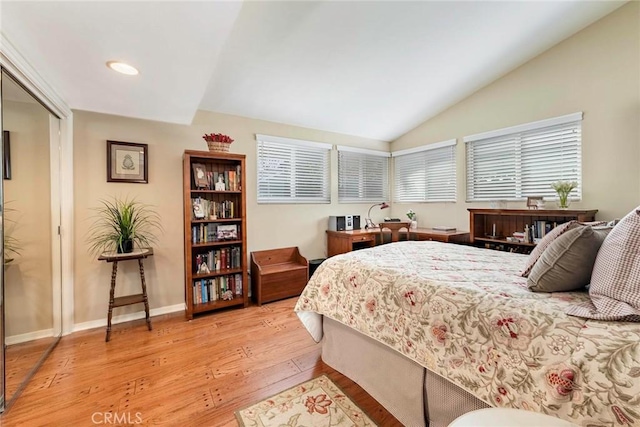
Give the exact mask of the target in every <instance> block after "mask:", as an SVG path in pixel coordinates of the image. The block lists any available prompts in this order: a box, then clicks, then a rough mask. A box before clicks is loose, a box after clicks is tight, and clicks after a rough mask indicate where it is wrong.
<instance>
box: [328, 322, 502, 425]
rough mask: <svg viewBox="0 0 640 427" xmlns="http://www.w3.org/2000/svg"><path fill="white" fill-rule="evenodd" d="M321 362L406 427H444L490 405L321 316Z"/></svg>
mask: <svg viewBox="0 0 640 427" xmlns="http://www.w3.org/2000/svg"><path fill="white" fill-rule="evenodd" d="M323 329H324V336H323V339H322V360H323V361H324V362H325V363H326V364H327V365H329V366H331V367H332V368H334V369H335V370H337V371H339V372H341V373H342V374H344V375H345V376H347V377H349V378H351V379H352V380H353V381H354V382H355V383H357V384H358V385H360V387H362V388H363V389H365V390H366V391H367V393H369V394H370V395H371V396H372V397H373V398H374V399H376V400H377V401H378V402H379V403H380V404H381V405H382V406H384V407H385V408H386V409H387V410H388V411H389V412H390V413H391V414H393V416H395V417H396V418H397V419H398V421H400V422H401V423H402V424H403V425H405V426H408V427H446V426H447V425H448V424H449V423H450V422H451V421H453V420H454V419H456V418H457V417H458V416H460V415H462V414H464V413H466V412H469V411H473V410H476V409H482V408H488V407H490V406H489V405H488V404H486V403H485V402H483V401H481V400H479V399H477V398H476V397H475V396H473V395H471V394H470V393H468V392H467V391H465V390H462V389H461V388H460V387H458V386H456V385H454V384H453V383H451V382H449V381H448V380H446V379H444V378H442V377H440V376H439V375H436V374H434V373H432V372H430V371H428V370H427V369H425V368H424V367H422V366H420V365H418V364H417V363H415V362H414V361H412V360H410V359H408V358H407V357H405V356H403V355H402V354H400V353H398V352H396V351H394V350H392V349H390V348H389V347H387V346H385V345H384V344H381V343H379V342H377V341H375V340H373V339H371V338H369V337H366V336H364V335H362V334H361V333H359V332H357V331H355V330H353V329H351V328H349V327H347V326H344V325H343V324H341V323H339V322H336V321H335V320H331V319H329V318H327V317H324V318H323Z"/></svg>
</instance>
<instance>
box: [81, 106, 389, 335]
mask: <svg viewBox="0 0 640 427" xmlns="http://www.w3.org/2000/svg"><path fill="white" fill-rule="evenodd" d="M211 132H216V133H218V132H221V133H224V134H227V135H230V136H232V137H233V138H234V139H235V142H234V143H233V144H232V145H231V152H234V153H241V154H245V155H246V156H247V159H246V162H247V163H246V164H247V167H246V169H247V170H246V178H247V182H246V191H247V235H248V236H247V240H248V251H249V252H251V251H255V250H262V249H270V248H278V247H287V246H298V247H299V248H300V251H301V253H302V254H303V255H304V256H305V257H307V258H308V259H313V258H320V257H324V256H325V254H326V238H325V230H326V227H327V221H328V217H329V215H336V214H356V215H357V214H360V215H362V216H364V215H365V214H366V212H367V209H368V208H369V206H370V204H369V203H366V204H339V203H338V185H337V155H336V153H335V151H334V152H333V157H332V162H331V176H332V178H331V179H332V185H333V187H332V202H331V204H298V205H294V204H277V205H273V204H269V205H260V204H258V203H257V202H256V164H257V159H256V141H255V134H257V133H260V134H265V135H274V136H282V137H287V138H296V139H305V140H310V141H320V142H326V143H331V144H339V145H349V146H354V147H369V148H372V149H378V150H382V151H389V144H388V143H386V142H381V141H372V140H368V139H363V138H358V137H353V136H348V135H339V134H335V133H330V132H323V131H318V130H313V129H305V128H300V127H295V126H288V125H283V124H278V123H271V122H266V121H260V120H253V119H248V118H242V117H236V116H229V115H224V114H215V113H207V112H199V113H198V114H197V116H196V118H195V119H194V122H193V124H192V125H191V126H182V125H174V124H168V123H159V122H153V121H147V120H138V119H130V118H124V117H117V116H111V115H105V114H98V113H89V112H84V111H76V112H74V145H75V147H74V149H75V151H74V172H75V176H74V183H75V211H74V214H75V220H76V221H75V230H74V231H75V245H76V258H75V267H74V272H75V291H74V292H75V323H76V324H77V323H83V322H89V321H92V320H96V319H104V318H106V315H107V307H108V297H109V284H110V275H111V265H110V264H107V263H103V262H99V261H97V260H96V259H95V257H93V256H90V255H89V254H88V253H87V249H88V245H87V243H86V237H87V230H88V227H89V226H90V224H91V218H90V217H91V215H92V212H91V208H92V207H96V206H98V203H99V200H100V199H102V198H107V197H111V196H114V195H120V196H127V195H128V196H135V197H136V198H137V199H138V200H139V201H142V202H145V203H149V204H152V205H155V206H156V207H157V210H158V212H159V213H160V215H161V217H162V222H163V226H164V233H163V234H162V235H161V236H160V240H159V242H158V245H157V246H156V247H155V248H154V251H155V254H154V256H153V257H151V258H149V259H148V260H146V261H145V273H146V276H147V281H148V292H149V300H150V303H151V308H152V309H153V308H158V307H166V306H172V305H176V304H181V303H183V302H184V266H183V257H184V248H183V236H182V234H183V222H182V153H183V152H184V150H185V149H190V150H204V151H206V150H207V145H206V142H205V141H204V140H203V139H202V135H203V134H205V133H211ZM107 140H116V141H125V142H136V143H145V144H148V145H149V184H123V183H108V182H107V180H106V141H107ZM385 212H386V211H385ZM380 216H381V217H382V213H381V214H380ZM118 268H119V272H118V283H117V287H116V290H117V292H118V293H119V294H127V293H137V292H139V276H138V271H137V263H135V262H129V263H127V262H123V263H119V265H118ZM140 310H141V307H140V306H132V307H123V308H119V309H117V311H116V312H115V314H116V315H119V314H123V313H131V312H136V311H140Z"/></svg>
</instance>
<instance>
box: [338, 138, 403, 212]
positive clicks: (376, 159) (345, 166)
mask: <svg viewBox="0 0 640 427" xmlns="http://www.w3.org/2000/svg"><path fill="white" fill-rule="evenodd" d="M390 156H391V154H390V153H385V152H382V151H373V150H364V149H359V148H351V147H342V146H339V147H338V199H339V201H340V203H348V202H369V203H379V202H382V201H385V200H389V157H390Z"/></svg>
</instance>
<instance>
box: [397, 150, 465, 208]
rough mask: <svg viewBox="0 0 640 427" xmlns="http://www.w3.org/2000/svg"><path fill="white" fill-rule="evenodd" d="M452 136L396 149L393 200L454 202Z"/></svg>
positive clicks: (454, 182)
mask: <svg viewBox="0 0 640 427" xmlns="http://www.w3.org/2000/svg"><path fill="white" fill-rule="evenodd" d="M455 144H456V140H455V139H453V140H450V141H444V142H440V143H436V144H430V145H427V146H423V147H419V148H414V149H410V150H403V151H396V152H393V153H392V157H393V158H394V163H393V164H394V201H396V202H455V201H456V157H455V154H456V153H455Z"/></svg>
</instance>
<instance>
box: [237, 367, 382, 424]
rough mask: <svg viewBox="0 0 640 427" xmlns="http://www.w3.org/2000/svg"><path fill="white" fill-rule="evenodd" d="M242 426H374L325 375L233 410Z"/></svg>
mask: <svg viewBox="0 0 640 427" xmlns="http://www.w3.org/2000/svg"><path fill="white" fill-rule="evenodd" d="M236 418H237V419H238V424H240V425H241V426H243V427H271V426H274V427H280V426H287V427H301V426H313V427H316V426H317V427H343V426H344V427H346V426H375V425H376V424H374V422H373V421H371V420H370V419H369V417H368V416H367V415H366V414H365V413H364V412H363V411H362V409H360V408H358V406H357V405H356V404H355V403H353V402H352V401H351V399H349V398H348V397H347V396H346V395H345V394H344V393H343V392H342V390H340V388H338V386H337V385H335V384H334V383H333V382H331V380H330V379H329V378H327V377H326V376H325V375H322V376H320V377H317V378H314V379H312V380H311V381H307V382H305V383H302V384H300V385H297V386H295V387H292V388H290V389H289V390H285V391H283V392H282V393H279V394H277V395H275V396H272V397H269V398H267V399H265V400H263V401H261V402H259V403H256V404H254V405H251V406H249V407H247V408H244V409H242V410H239V411H236Z"/></svg>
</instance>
